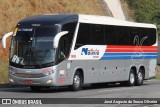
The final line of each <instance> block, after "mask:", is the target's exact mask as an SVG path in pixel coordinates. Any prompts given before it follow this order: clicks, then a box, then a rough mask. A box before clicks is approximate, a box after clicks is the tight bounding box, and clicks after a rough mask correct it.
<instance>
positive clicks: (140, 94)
mask: <svg viewBox="0 0 160 107" xmlns="http://www.w3.org/2000/svg"><path fill="white" fill-rule="evenodd" d="M0 98H160V81H157V80H149V81H145V82H144V85H142V86H134V87H127V86H120V85H119V84H113V85H112V84H111V85H106V84H103V85H102V86H98V87H92V86H90V85H86V86H84V88H83V90H81V91H76V92H72V91H70V90H69V89H68V88H67V87H60V88H58V87H57V88H51V89H43V90H42V91H41V92H32V91H31V90H30V88H29V87H18V88H0ZM1 106H2V105H0V107H1ZM8 106H9V105H3V106H2V107H8ZM11 106H12V107H18V106H19V107H22V105H11ZM28 106H29V107H35V106H36V105H27V107H28ZM43 106H44V105H38V106H36V107H43ZM45 106H46V107H53V105H49V104H47V105H45ZM55 106H58V107H63V106H64V105H61V104H56V105H54V107H55ZM67 106H68V107H81V106H82V105H75V104H65V107H67ZM83 106H86V107H93V106H94V107H106V106H107V107H160V105H158V104H149V105H148V104H112V105H110V104H100V105H99V104H87V105H83ZM24 107H26V105H24Z"/></svg>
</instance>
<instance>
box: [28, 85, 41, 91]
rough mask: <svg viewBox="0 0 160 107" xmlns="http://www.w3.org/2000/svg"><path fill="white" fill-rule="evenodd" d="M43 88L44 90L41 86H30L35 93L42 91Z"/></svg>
mask: <svg viewBox="0 0 160 107" xmlns="http://www.w3.org/2000/svg"><path fill="white" fill-rule="evenodd" d="M41 88H42V87H40V86H30V89H31V90H32V91H34V92H36V91H40V90H41Z"/></svg>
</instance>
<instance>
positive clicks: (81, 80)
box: [2, 14, 158, 91]
mask: <svg viewBox="0 0 160 107" xmlns="http://www.w3.org/2000/svg"><path fill="white" fill-rule="evenodd" d="M10 34H12V32H11V33H9V34H6V35H4V37H3V39H2V41H3V46H4V47H5V40H6V38H7V37H8V36H9V35H10ZM157 40H158V39H157V33H156V26H155V25H153V24H143V23H134V22H128V21H121V20H117V19H114V18H111V17H106V16H94V15H79V14H46V15H38V16H33V17H30V18H26V19H24V20H22V21H20V22H19V23H18V24H17V26H16V28H15V30H14V32H13V34H12V43H11V47H10V69H9V81H10V83H12V84H20V85H27V86H30V87H31V90H33V91H38V90H40V89H41V88H42V87H44V86H48V87H50V86H69V87H71V88H72V90H80V89H81V88H82V85H83V84H88V83H89V84H90V83H91V84H92V83H93V84H94V83H106V82H120V83H123V84H126V85H129V86H134V85H142V84H143V80H144V79H150V78H153V77H155V74H156V72H155V68H156V63H157V43H158V42H157Z"/></svg>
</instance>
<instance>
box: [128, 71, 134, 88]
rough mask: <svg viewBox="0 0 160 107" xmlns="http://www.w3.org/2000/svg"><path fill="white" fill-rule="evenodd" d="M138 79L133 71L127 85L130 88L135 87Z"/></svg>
mask: <svg viewBox="0 0 160 107" xmlns="http://www.w3.org/2000/svg"><path fill="white" fill-rule="evenodd" d="M135 79H136V77H135V72H134V70H133V69H131V70H130V73H129V79H128V81H127V85H128V86H134V85H135V81H136V80H135Z"/></svg>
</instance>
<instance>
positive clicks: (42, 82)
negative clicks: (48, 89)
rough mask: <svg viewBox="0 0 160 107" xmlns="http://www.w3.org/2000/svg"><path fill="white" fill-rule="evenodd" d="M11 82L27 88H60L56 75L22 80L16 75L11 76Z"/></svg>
mask: <svg viewBox="0 0 160 107" xmlns="http://www.w3.org/2000/svg"><path fill="white" fill-rule="evenodd" d="M9 82H10V83H11V84H15V85H18V84H19V85H25V86H58V84H57V82H56V76H55V74H51V75H48V76H45V77H41V78H22V77H18V76H15V75H12V74H10V75H9Z"/></svg>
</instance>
